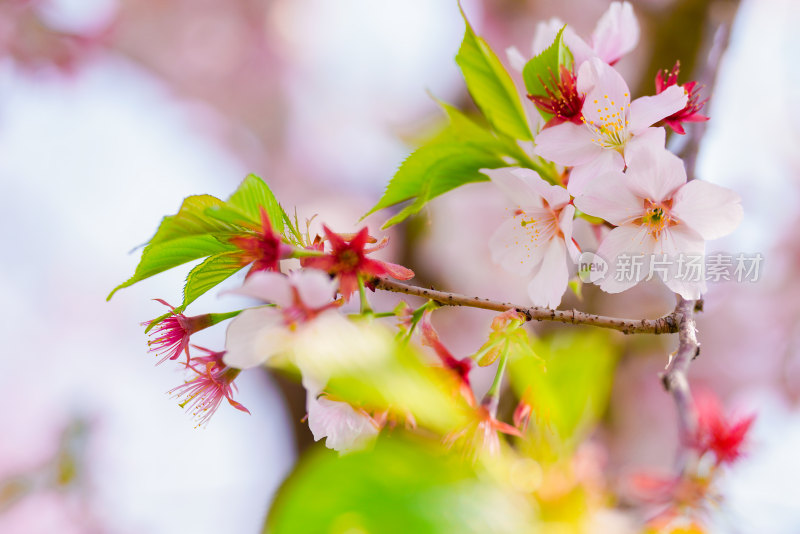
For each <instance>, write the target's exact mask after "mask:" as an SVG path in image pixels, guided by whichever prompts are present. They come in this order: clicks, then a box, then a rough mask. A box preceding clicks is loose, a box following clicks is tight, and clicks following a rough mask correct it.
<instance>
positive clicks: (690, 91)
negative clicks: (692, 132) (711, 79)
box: [656, 61, 708, 135]
mask: <svg viewBox="0 0 800 534" xmlns="http://www.w3.org/2000/svg"><path fill="white" fill-rule="evenodd" d="M680 69H681V62H680V61H676V62H675V66H674V67H672V71H668V70H664V71H663V72H662V71H659V72H658V74H656V94H660V93H662V92H664V91H665V90H666V89H667V88H668V87H672V86H673V85H678V73H679V72H680ZM665 76H666V77H665ZM682 87H683V89H684V90H685V91H686V94H687V95H689V100H688V101H687V102H686V107H684V108H683V109H682V110H680V111H676V112H675V113H673V114H672V115H670V116H669V117H667V118H665V119H664V120H662V121H661V122H660V123H658V124H659V125H661V124H664V125H665V126H669V127H670V128H672V130H673V131H674V132H675V133H679V134H681V135H683V134H685V133H686V131H685V130H684V129H683V125H682V124H681V123H684V122H703V121H707V120H708V117H706V116H705V115H701V114H700V110H701V109H703V106H704V105H705V103H706V102H707V101H708V99H707V98H706V99H704V100H700V86H699V85H698V84H697V82H694V81H692V82H686V83H685V84H683V86H682Z"/></svg>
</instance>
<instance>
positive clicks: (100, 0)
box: [0, 0, 800, 534]
mask: <svg viewBox="0 0 800 534" xmlns="http://www.w3.org/2000/svg"><path fill="white" fill-rule="evenodd" d="M633 4H634V9H635V11H636V14H637V15H638V17H639V20H640V24H641V25H642V38H641V42H640V46H639V47H638V48H637V49H636V50H635V51H634V52H633V53H632V54H630V55H629V56H627V57H626V58H624V59H623V60H622V61H621V62H620V63H619V65H618V66H619V68H620V70H621V71H622V73H623V75H624V76H625V77H626V79H627V80H628V81H629V83H630V85H631V87H632V88H634V93H637V94H638V95H642V94H652V93H653V92H654V86H653V77H654V75H655V73H656V72H657V70H658V69H662V68H669V67H671V66H672V65H673V64H674V62H675V60H676V59H680V60H681V62H682V65H683V70H682V73H683V76H685V77H682V79H681V82H684V81H687V80H688V79H690V78H691V73H692V72H693V70H694V68H695V66H696V64H695V58H696V56H697V55H698V54H702V52H703V50H704V49H706V48H707V47H708V45H709V35H711V33H713V32H712V31H711V30H712V29H713V27H714V25H715V24H717V23H718V22H720V21H732V32H731V40H730V46H729V49H728V51H727V53H726V55H725V57H724V59H723V62H722V66H721V69H720V72H719V77H718V80H717V86H716V88H715V93H714V97H713V99H712V100H711V101H710V102H709V104H708V107H707V108H706V112H707V113H708V114H709V115H710V116H711V117H712V120H711V122H709V123H708V128H707V133H706V136H705V138H704V141H703V143H702V145H701V151H700V156H699V160H698V171H697V174H698V177H699V178H701V179H704V180H709V181H712V182H715V183H718V184H721V185H725V186H727V187H730V188H732V189H735V190H736V191H738V192H739V193H740V194H741V196H742V197H743V203H744V206H745V214H746V216H745V220H744V222H743V224H742V226H741V227H740V228H739V230H737V232H736V233H735V234H733V235H731V236H729V237H728V238H726V239H724V240H720V241H718V242H715V243H712V244H711V248H712V249H713V250H719V251H725V252H729V253H739V252H744V253H762V254H763V255H764V258H765V259H764V262H763V264H762V267H763V268H762V271H761V277H760V279H759V280H758V281H757V282H755V283H746V284H740V283H735V282H731V283H720V284H712V285H711V287H710V291H709V293H708V295H707V298H706V305H705V312H704V313H703V314H702V315H701V318H700V323H699V328H700V339H701V342H702V344H703V355H702V357H701V358H700V359H699V360H698V361H696V362H695V364H694V365H693V366H692V368H691V371H690V379H691V380H692V383H693V385H694V387H696V388H708V389H710V390H713V391H715V392H717V393H718V394H719V395H720V396H721V398H722V399H723V401H724V402H725V404H726V405H727V406H729V407H730V408H731V409H732V410H733V411H734V412H735V413H745V414H746V413H751V412H758V419H757V422H756V425H755V428H754V436H753V440H752V444H751V447H750V452H749V454H748V455H747V457H746V458H745V459H744V460H742V461H741V462H740V463H738V464H737V465H736V466H735V467H734V468H733V469H732V470H731V472H730V473H729V476H728V477H727V478H726V480H725V481H724V487H723V493H724V494H725V500H724V501H723V502H722V503H721V505H720V506H719V510H718V511H717V513H716V514H715V516H714V518H713V524H714V525H715V526H714V530H713V532H720V533H737V532H741V533H748V532H759V533H767V534H769V533H776V534H777V533H786V534H796V533H797V532H800V502H798V497H797V492H796V490H795V482H794V481H796V480H798V479H800V461H798V460H797V457H796V453H795V451H796V450H798V447H800V410H799V409H798V401H800V358H798V354H799V353H800V327H798V324H800V321H799V320H800V281H799V280H798V278H797V277H796V275H795V273H796V272H797V270H798V268H800V234H798V232H797V231H796V228H797V227H798V225H799V224H800V209H798V205H797V202H796V199H797V198H800V197H799V196H798V194H799V193H800V182H798V178H800V155H798V151H797V149H796V147H797V146H798V142H800V126H798V125H800V92H799V91H798V89H797V87H798V86H799V85H800V71H799V70H798V69H797V68H796V67H797V57H800V33H798V32H797V31H796V28H797V27H798V26H800V4H798V3H797V1H796V0H743V1H742V2H741V4H739V3H738V2H734V1H732V0H731V1H724V0H714V1H711V0H637V1H634V2H633ZM463 6H464V10H465V12H466V13H467V14H468V16H469V17H470V20H471V21H472V23H473V25H474V26H475V27H476V29H477V31H478V32H479V33H480V34H481V35H483V36H484V37H485V38H486V39H487V40H488V42H489V43H490V44H491V45H492V47H493V48H494V49H495V50H496V51H498V53H499V54H500V55H501V57H502V56H503V54H502V51H503V50H504V49H505V48H506V47H508V46H512V45H514V46H517V47H518V48H520V49H521V50H523V52H524V53H526V54H527V53H528V50H529V47H530V42H531V40H532V37H533V32H534V29H535V25H536V22H538V21H540V20H544V19H547V18H549V17H552V16H557V17H559V18H560V19H562V20H564V21H566V22H568V23H569V24H570V25H571V26H572V27H573V28H575V30H576V31H577V32H578V33H579V34H580V35H583V36H588V35H589V34H590V33H591V30H592V28H593V27H594V25H595V22H596V21H597V19H598V17H599V16H600V15H601V14H602V13H603V12H604V11H605V10H606V9H607V7H608V2H606V1H604V0H567V1H558V0H539V1H534V0H525V1H522V0H502V1H490V0H483V1H481V0H470V1H466V0H465V1H464V2H463ZM463 30H464V26H463V22H462V20H461V18H460V16H459V13H458V7H457V5H456V3H455V1H451V0H406V1H404V2H390V1H388V0H340V1H337V2H333V1H330V0H328V1H326V0H235V1H234V0H27V1H26V0H0V199H2V206H3V209H2V210H0V228H2V230H0V232H2V237H3V239H2V243H3V249H2V252H0V302H2V304H3V305H2V314H3V320H2V322H0V324H2V327H0V328H2V330H1V332H2V343H0V428H2V432H0V532H2V533H4V534H39V533H43V534H44V533H48V534H49V533H52V532H60V533H73V532H74V533H114V534H116V533H133V532H136V533H139V534H142V533H147V534H161V533H167V532H170V533H175V532H178V533H183V532H192V533H195V534H202V533H212V532H237V533H244V534H247V533H256V532H259V530H260V528H261V525H262V523H263V519H264V516H265V514H266V511H267V510H268V507H269V503H270V500H271V498H272V496H273V495H274V493H275V491H276V490H277V488H278V486H279V484H280V483H281V481H282V480H283V479H284V477H286V476H287V474H288V473H289V472H290V470H291V469H292V466H293V464H294V462H295V460H296V458H297V455H298V453H299V451H301V450H302V449H303V448H305V447H306V446H308V445H309V443H310V438H311V437H310V433H309V432H308V430H307V428H306V427H305V425H303V424H302V423H300V419H301V418H302V417H303V414H304V407H303V404H302V400H303V399H304V394H303V392H302V390H300V389H299V388H298V387H297V386H294V385H292V384H291V383H289V382H288V381H286V380H284V379H281V378H278V377H275V376H272V375H270V374H268V373H267V372H263V373H258V372H252V373H245V374H243V375H242V377H241V379H239V380H238V381H237V382H239V385H240V398H239V400H241V401H242V403H243V404H245V405H246V406H247V407H248V408H249V409H250V411H251V412H252V415H251V416H247V415H245V414H242V413H240V412H237V411H235V410H231V409H226V408H227V407H225V406H223V407H222V409H220V411H219V412H218V413H217V414H216V415H215V416H214V418H213V420H212V422H211V423H210V424H209V425H208V427H207V428H205V429H195V428H194V423H193V422H192V421H191V420H190V418H189V417H188V416H187V415H186V414H185V413H184V412H183V411H182V410H181V409H180V408H179V407H178V406H177V405H176V401H175V400H174V399H170V397H169V395H167V394H166V393H165V392H166V391H168V390H169V389H170V388H172V387H175V386H177V385H178V384H180V383H182V375H181V374H180V373H179V372H178V371H177V370H174V369H168V368H167V366H160V367H154V365H153V364H154V363H155V360H154V358H153V357H152V355H149V354H148V353H147V344H146V337H145V336H144V335H143V333H142V328H141V327H140V323H141V322H142V321H145V320H148V319H151V318H153V317H155V316H157V315H160V314H161V313H162V312H163V310H162V306H161V305H160V304H158V303H155V302H153V301H152V300H151V299H153V298H163V299H165V300H167V301H168V302H171V303H173V304H174V303H176V301H179V300H180V289H181V287H182V279H183V277H184V276H185V273H186V272H187V271H188V269H186V270H183V271H181V270H180V269H178V270H176V271H180V272H174V273H173V272H169V273H165V274H162V275H160V276H158V277H156V278H154V279H152V280H148V281H147V282H144V283H142V284H138V285H136V286H134V287H132V288H130V289H126V290H125V291H123V292H121V293H119V294H118V295H117V296H116V297H115V298H114V300H113V301H111V302H110V303H106V302H105V297H106V295H107V294H108V292H109V290H110V289H111V288H113V287H114V286H116V285H117V284H118V283H119V282H120V281H122V280H124V279H126V278H127V277H128V276H129V275H130V274H131V273H132V272H133V269H134V267H135V265H136V263H137V261H138V254H137V252H138V251H133V252H132V249H134V248H135V247H137V246H138V245H139V244H141V243H144V242H146V241H147V240H148V239H149V238H150V237H151V235H152V233H153V232H154V231H155V228H156V227H157V224H158V222H159V220H160V218H161V217H162V216H163V215H165V214H170V213H174V212H175V211H176V210H177V208H178V206H179V205H180V202H181V200H182V199H183V197H185V196H188V195H190V194H197V193H209V194H213V195H216V196H218V197H226V196H227V195H229V194H230V192H232V191H233V190H234V188H235V187H236V185H237V184H238V183H239V182H240V181H241V179H242V178H243V177H244V176H245V175H246V174H247V173H250V172H252V173H255V174H258V175H259V176H261V177H263V178H264V179H265V180H266V181H267V183H268V184H269V185H270V187H271V188H272V189H273V191H274V192H275V193H276V196H277V197H278V199H279V200H280V201H281V202H282V203H283V204H284V205H285V206H287V207H291V206H295V205H296V206H297V211H298V214H299V215H300V216H301V219H302V218H303V217H310V216H312V215H314V214H319V217H318V218H317V220H320V221H326V222H328V224H329V225H331V226H333V227H334V228H335V229H337V230H339V231H352V230H354V229H357V228H358V223H357V221H358V219H359V217H360V216H361V214H363V213H364V212H366V211H367V210H368V209H369V208H370V207H371V206H372V205H373V204H374V203H375V201H376V200H377V198H378V197H379V195H380V194H381V193H382V191H383V188H384V186H385V184H386V182H387V181H388V179H389V178H390V177H391V176H392V174H393V173H394V170H395V169H396V168H397V165H398V164H399V163H400V162H401V161H402V160H403V158H404V157H405V156H406V155H407V153H408V152H409V151H410V150H411V148H412V147H413V145H414V144H415V143H416V142H418V141H419V140H420V139H423V138H424V137H425V136H426V135H429V134H430V133H431V132H432V131H434V130H435V128H436V127H437V124H438V123H439V121H440V120H441V118H442V117H441V114H440V112H439V111H438V110H437V106H436V104H435V102H434V101H433V99H432V98H431V96H430V95H434V96H436V97H437V98H440V99H442V100H445V101H448V102H455V103H458V104H460V105H463V106H465V107H466V108H467V109H469V105H470V104H469V103H468V102H469V98H468V95H467V94H466V90H465V88H464V84H463V81H462V79H461V76H460V73H459V71H458V69H457V67H456V64H455V61H454V59H453V58H454V56H455V53H456V51H457V49H458V46H459V44H460V41H461V37H462V34H463ZM503 59H504V58H503ZM635 96H636V95H635ZM504 208H505V203H504V200H503V198H502V196H501V195H500V194H499V193H497V192H496V191H494V190H493V189H492V188H491V187H490V186H489V185H487V184H475V185H469V186H466V187H463V188H461V189H458V190H456V191H454V192H453V193H451V194H449V195H446V196H445V197H441V198H438V199H437V200H435V201H433V202H432V203H431V205H430V207H428V208H426V209H425V210H423V212H422V214H421V215H420V216H418V217H416V218H415V219H413V220H411V221H409V222H408V223H407V224H405V225H403V226H402V227H401V228H399V229H393V230H392V232H390V234H389V235H390V236H391V239H392V247H390V249H389V250H388V253H389V256H387V257H391V258H393V259H394V260H395V261H400V262H402V263H403V264H405V265H407V266H409V267H411V268H412V269H414V270H415V271H416V272H417V275H418V277H417V279H416V280H417V282H418V283H419V284H421V285H426V284H435V285H437V287H441V288H442V289H448V290H453V291H458V292H461V293H467V294H476V295H481V296H486V297H492V298H496V299H509V300H514V301H517V302H521V303H524V294H525V292H524V287H525V285H524V284H525V283H526V282H525V280H522V279H515V278H513V277H509V276H508V275H506V274H505V273H502V271H500V270H499V268H498V267H496V266H493V265H492V264H491V261H490V259H489V258H488V246H487V245H486V243H488V239H489V236H490V235H491V233H492V232H493V231H494V229H495V228H496V227H497V226H498V224H499V222H500V220H501V218H502V215H503V213H504ZM476 213H480V214H481V216H480V217H476V216H475V214H476ZM385 218H386V214H385V213H379V214H377V215H376V216H373V217H370V218H369V219H367V223H368V224H369V225H370V229H371V230H372V233H377V232H378V228H379V226H380V224H381V223H382V222H383V220H385ZM131 252H132V253H131ZM240 282H241V278H239V279H236V278H234V279H231V280H229V281H228V282H227V283H226V286H231V287H232V286H234V285H236V284H237V283H240ZM396 300H397V299H396V298H395V297H393V296H385V295H376V297H375V301H376V303H377V306H378V307H383V306H390V305H391V304H392V303H393V302H396ZM564 305H565V306H568V307H570V306H576V307H579V308H580V309H585V310H592V311H597V312H603V313H610V314H616V315H621V316H629V317H641V316H652V317H655V316H658V315H661V314H663V313H666V312H668V311H670V310H671V309H672V307H673V301H672V296H671V295H670V294H669V293H668V292H666V291H665V289H664V288H663V287H661V286H659V285H655V284H654V285H644V286H642V287H638V288H637V289H636V290H634V291H631V292H628V293H626V294H624V295H615V296H612V297H607V298H601V296H600V295H599V294H598V292H596V291H592V288H585V289H584V297H583V302H580V301H578V300H577V299H575V298H573V299H572V300H568V301H566V302H565V303H564ZM235 308H236V302H235V300H233V299H232V298H226V297H223V298H220V299H217V298H216V297H215V296H208V295H206V296H205V297H203V298H201V299H200V300H198V301H197V303H196V304H193V306H192V308H191V309H190V310H189V311H190V312H192V311H195V312H197V313H201V312H202V311H207V310H214V311H222V310H224V309H235ZM489 320H490V319H489V317H487V315H486V314H484V313H483V312H480V311H476V310H447V311H446V313H445V312H442V317H441V322H440V323H439V324H438V326H439V328H440V330H441V333H442V337H443V339H444V340H445V342H446V343H447V344H448V346H450V347H451V349H452V350H453V352H457V353H460V354H464V355H465V354H469V353H471V352H474V351H475V350H476V348H477V347H478V346H480V344H481V343H482V339H481V336H482V335H485V331H486V329H487V328H488V321H489ZM548 328H552V327H547V326H541V325H536V326H534V330H537V331H545V330H547V329H548ZM217 330H218V331H217ZM465 332H467V333H465ZM470 332H474V333H470ZM193 339H194V338H193ZM619 340H620V343H622V344H623V347H624V355H623V358H622V359H621V361H620V364H619V367H618V369H617V373H616V376H615V380H614V385H613V393H612V398H611V401H610V404H609V407H608V410H607V413H606V414H605V416H604V419H603V425H602V429H600V431H599V435H600V438H601V439H602V442H603V444H604V446H605V447H606V449H607V454H608V462H607V469H608V472H609V473H610V474H609V477H611V478H613V477H616V476H618V475H619V474H620V473H624V472H626V471H628V470H631V469H636V468H640V467H645V466H649V467H652V466H655V467H659V466H660V467H663V468H668V467H669V466H670V463H671V460H672V455H673V453H674V448H675V444H676V443H677V437H676V431H675V427H676V425H675V413H674V408H673V405H672V403H671V400H670V398H669V396H668V395H666V394H665V393H664V392H663V391H662V389H661V387H660V384H659V382H658V378H657V375H658V372H659V371H660V370H661V369H662V368H663V366H664V364H665V363H666V361H665V355H666V354H667V353H668V352H669V351H670V350H672V348H673V346H674V343H675V340H673V339H671V337H668V338H664V339H653V338H644V337H631V338H625V339H622V336H619ZM194 341H195V342H197V343H198V344H201V345H203V346H207V347H210V348H215V349H218V348H221V347H222V346H223V344H224V330H223V329H211V330H210V331H204V332H201V333H200V334H198V337H197V339H194ZM484 378H486V377H484ZM488 379H489V380H490V379H491V377H488ZM477 382H478V383H477V385H476V387H477V388H478V389H481V388H483V389H485V388H486V387H488V383H487V381H486V379H481V378H480V377H479V378H478V380H477Z"/></svg>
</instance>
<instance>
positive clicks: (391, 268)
mask: <svg viewBox="0 0 800 534" xmlns="http://www.w3.org/2000/svg"><path fill="white" fill-rule="evenodd" d="M372 261H375V262H377V263H380V264H381V267H383V269H384V270H385V271H386V274H388V275H389V276H391V277H392V278H394V279H395V280H411V279H412V278H414V271H412V270H411V269H409V268H407V267H403V266H402V265H398V264H396V263H391V262H388V261H380V260H372Z"/></svg>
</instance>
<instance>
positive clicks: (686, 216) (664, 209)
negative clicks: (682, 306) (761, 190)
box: [575, 146, 743, 299]
mask: <svg viewBox="0 0 800 534" xmlns="http://www.w3.org/2000/svg"><path fill="white" fill-rule="evenodd" d="M740 202H741V201H740V198H739V195H737V194H736V193H734V192H733V191H730V190H729V189H726V188H724V187H720V186H718V185H714V184H710V183H708V182H702V181H699V180H694V181H691V182H687V178H686V171H685V169H684V167H683V162H682V161H681V160H680V158H678V157H677V156H675V155H674V154H672V153H670V152H668V151H666V150H659V151H651V150H648V149H646V148H645V147H641V146H640V147H638V148H637V149H636V150H631V151H630V153H629V157H628V168H627V171H626V172H625V173H622V172H619V171H611V172H607V173H605V174H602V175H601V176H598V177H597V178H596V179H595V180H593V181H592V182H591V183H590V184H589V185H587V187H586V189H585V191H584V192H583V194H581V195H580V196H578V197H577V198H576V199H575V206H577V208H578V209H580V210H581V211H583V212H585V213H587V214H589V215H593V216H596V217H602V218H603V219H605V220H606V221H608V222H609V223H611V224H613V225H615V226H616V227H617V228H614V229H613V230H612V231H611V232H609V233H608V235H607V236H606V237H605V239H603V241H602V243H600V247H599V248H598V250H597V255H598V256H600V257H601V258H603V259H605V260H606V261H608V262H609V264H610V265H612V266H615V265H616V267H617V270H616V271H615V269H614V268H613V267H612V268H611V269H610V271H609V273H608V275H607V276H605V278H603V279H602V280H601V281H599V283H600V288H601V289H603V290H604V291H607V292H609V293H618V292H620V291H624V290H626V289H629V288H631V287H633V286H634V285H636V284H637V283H638V282H640V281H641V280H643V279H645V278H650V277H653V276H654V275H656V274H657V275H658V276H659V277H660V278H661V279H662V280H663V281H664V283H665V284H666V285H667V287H669V288H670V289H672V290H673V291H675V292H676V293H679V294H680V295H681V296H683V297H684V298H686V299H697V298H699V297H700V294H701V293H702V292H703V291H705V280H704V278H703V277H702V276H697V277H687V276H683V277H682V276H680V273H676V272H675V268H676V267H677V268H680V265H681V258H689V257H701V256H702V255H703V253H704V252H705V241H706V240H708V239H716V238H719V237H722V236H724V235H727V234H729V233H730V232H732V231H733V230H734V229H735V228H736V226H737V225H738V224H739V222H740V221H741V219H742V214H743V212H742V206H741V204H740ZM654 255H659V256H660V257H663V256H664V255H666V258H668V259H669V263H670V267H671V268H670V269H658V270H656V269H655V268H654V265H655V263H654V262H655V261H656V260H657V259H658V258H655V259H654ZM634 256H637V257H638V256H642V257H643V258H644V263H643V267H642V268H641V269H637V270H633V271H631V272H629V273H627V274H629V275H630V276H626V277H620V276H615V272H619V266H620V265H621V262H622V261H623V260H624V259H625V258H628V257H634ZM651 260H652V262H653V263H651ZM651 268H653V271H652V272H651Z"/></svg>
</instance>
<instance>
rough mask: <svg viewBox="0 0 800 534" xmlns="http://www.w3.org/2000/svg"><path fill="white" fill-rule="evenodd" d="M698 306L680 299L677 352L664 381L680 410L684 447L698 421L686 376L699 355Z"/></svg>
mask: <svg viewBox="0 0 800 534" xmlns="http://www.w3.org/2000/svg"><path fill="white" fill-rule="evenodd" d="M695 308H696V302H695V301H694V300H685V299H683V298H682V297H680V296H679V297H678V305H677V306H676V307H675V311H674V312H673V313H674V314H675V315H676V317H677V321H678V348H677V350H676V351H675V352H674V353H673V354H672V355H670V359H669V362H668V363H667V367H666V370H665V371H664V372H663V373H662V374H661V381H662V383H663V384H664V389H666V390H667V391H668V392H669V393H670V394H672V398H673V400H674V401H675V406H676V408H677V409H678V435H679V437H680V440H681V444H682V445H683V446H684V447H685V446H688V445H689V444H690V443H691V440H692V438H693V436H694V435H695V431H696V427H697V418H696V415H695V412H694V408H693V405H692V394H691V392H690V390H689V381H688V379H687V377H686V373H687V371H688V370H689V364H690V363H692V360H694V359H695V358H697V356H698V355H699V354H700V343H699V342H698V341H697V324H696V322H695V319H694V312H695Z"/></svg>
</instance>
